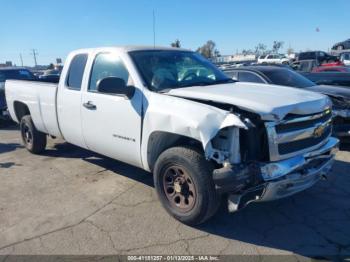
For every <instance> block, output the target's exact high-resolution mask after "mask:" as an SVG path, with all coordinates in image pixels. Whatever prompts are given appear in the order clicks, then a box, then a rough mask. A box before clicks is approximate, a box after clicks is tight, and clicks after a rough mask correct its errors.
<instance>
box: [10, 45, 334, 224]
mask: <svg viewBox="0 0 350 262" xmlns="http://www.w3.org/2000/svg"><path fill="white" fill-rule="evenodd" d="M92 61H94V62H92ZM5 88H6V99H7V101H8V105H9V112H10V114H11V117H12V118H13V119H14V120H15V121H17V122H19V123H20V128H21V136H22V140H23V143H24V145H25V147H26V148H27V149H28V150H29V151H30V152H32V153H36V154H39V153H41V152H42V151H43V150H45V147H46V138H47V135H51V136H54V137H61V138H63V137H64V139H65V140H66V141H67V142H69V143H72V144H75V145H77V146H81V147H83V148H88V149H90V150H92V151H95V152H98V153H100V154H103V155H106V156H109V157H111V158H114V159H118V160H120V161H123V162H126V163H129V164H131V165H134V166H137V167H140V168H143V169H144V170H147V171H149V172H153V177H154V185H155V189H156V192H157V193H158V197H159V199H160V201H161V203H162V204H163V206H164V208H165V209H166V210H167V211H168V212H169V213H170V214H171V215H172V216H174V217H175V218H176V219H178V220H179V221H181V222H183V223H186V224H191V225H193V224H199V223H202V222H204V221H205V220H207V219H208V218H210V217H211V216H213V215H214V214H215V213H216V211H217V209H218V207H219V204H220V199H221V198H223V197H225V198H226V199H227V200H228V208H229V210H230V211H237V210H239V209H241V208H242V207H244V206H246V205H247V204H249V203H251V202H254V201H268V200H273V199H277V198H282V197H287V196H290V195H293V194H295V193H297V192H300V191H302V190H305V189H307V188H309V187H311V186H312V185H314V184H315V183H316V182H317V181H318V180H319V179H320V178H321V177H323V176H327V173H328V171H329V170H330V168H331V166H332V163H333V162H334V161H333V160H334V154H335V151H336V148H337V146H338V139H336V138H333V137H331V119H332V113H331V101H330V100H329V98H328V97H326V96H324V95H320V94H317V93H314V92H306V91H304V90H298V89H295V88H290V87H276V86H274V85H259V84H253V83H248V84H247V83H239V82H235V81H234V80H232V79H231V78H229V77H227V75H225V74H224V73H223V72H222V71H220V70H219V69H218V68H217V67H216V66H214V65H213V64H212V63H211V62H209V61H208V60H206V59H205V58H204V57H202V56H201V55H199V54H198V53H196V52H192V51H188V50H184V49H179V48H154V47H119V48H116V47H112V48H94V49H83V50H77V51H74V52H72V53H71V54H70V55H69V56H68V57H67V60H66V64H65V66H64V68H63V71H62V75H61V80H60V81H59V83H58V84H51V83H38V82H24V81H7V82H6V85H5ZM271 94H275V95H271Z"/></svg>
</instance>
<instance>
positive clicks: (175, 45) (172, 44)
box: [170, 39, 181, 48]
mask: <svg viewBox="0 0 350 262" xmlns="http://www.w3.org/2000/svg"><path fill="white" fill-rule="evenodd" d="M170 45H171V47H176V48H180V47H181V42H180V40H179V39H176V40H175V41H174V42H172V43H171V44H170Z"/></svg>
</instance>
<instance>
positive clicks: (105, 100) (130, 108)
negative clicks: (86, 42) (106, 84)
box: [81, 52, 142, 166]
mask: <svg viewBox="0 0 350 262" xmlns="http://www.w3.org/2000/svg"><path fill="white" fill-rule="evenodd" d="M111 76H113V77H118V78H121V79H123V80H124V81H125V83H127V84H128V85H133V80H132V79H131V76H130V74H129V71H128V69H127V68H126V66H125V64H124V62H123V60H122V58H121V56H120V55H119V54H118V53H116V52H110V53H99V54H97V55H96V57H95V59H94V62H93V65H92V68H91V75H90V79H89V81H88V86H87V88H86V90H85V92H83V94H82V108H81V112H82V126H83V135H84V139H85V142H86V145H87V147H88V148H89V149H90V150H92V151H95V152H98V153H100V154H103V155H106V156H109V157H111V158H114V159H118V160H121V161H123V162H126V163H129V164H132V165H136V166H142V165H141V157H140V144H141V142H140V136H141V107H142V101H141V99H142V96H141V92H138V91H137V89H136V91H135V93H134V95H133V97H132V98H130V99H128V98H125V97H124V96H119V95H116V94H106V93H101V92H99V91H98V89H97V86H98V83H99V81H100V80H102V79H104V78H106V77H111Z"/></svg>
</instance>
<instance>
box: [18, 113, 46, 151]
mask: <svg viewBox="0 0 350 262" xmlns="http://www.w3.org/2000/svg"><path fill="white" fill-rule="evenodd" d="M20 128H21V136H22V141H23V144H24V146H25V147H26V149H27V150H28V151H30V152H31V153H34V154H39V153H41V152H42V151H44V150H45V147H46V134H44V133H42V132H40V131H38V130H37V129H36V127H35V126H34V123H33V121H32V118H31V116H30V115H26V116H24V117H22V119H21V123H20Z"/></svg>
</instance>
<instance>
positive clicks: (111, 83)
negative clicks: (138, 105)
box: [97, 76, 135, 99]
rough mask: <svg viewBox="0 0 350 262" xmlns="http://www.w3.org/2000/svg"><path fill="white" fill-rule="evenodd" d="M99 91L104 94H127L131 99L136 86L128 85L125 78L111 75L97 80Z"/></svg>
mask: <svg viewBox="0 0 350 262" xmlns="http://www.w3.org/2000/svg"><path fill="white" fill-rule="evenodd" d="M97 91H98V92H100V93H104V94H110V95H119V96H125V97H127V98H128V99H131V98H132V97H133V95H134V93H135V87H133V86H127V85H126V83H125V81H124V79H121V78H119V77H114V76H110V77H106V78H103V79H101V80H99V81H98V82H97Z"/></svg>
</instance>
